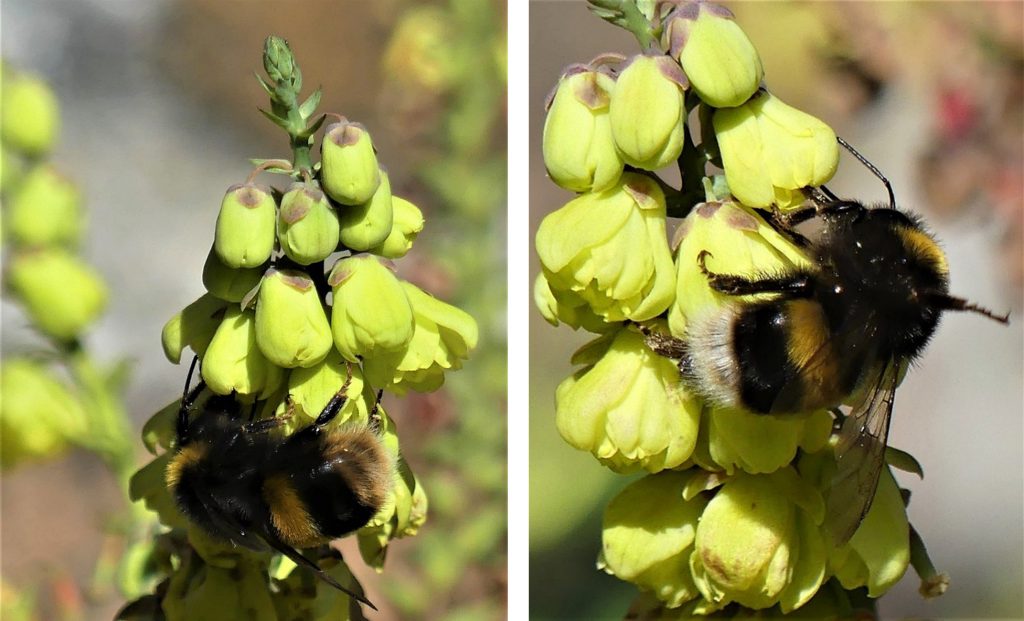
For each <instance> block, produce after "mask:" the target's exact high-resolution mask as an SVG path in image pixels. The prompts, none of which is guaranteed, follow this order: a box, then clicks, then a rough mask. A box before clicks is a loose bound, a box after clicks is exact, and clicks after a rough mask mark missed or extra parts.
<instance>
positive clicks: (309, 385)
mask: <svg viewBox="0 0 1024 621" xmlns="http://www.w3.org/2000/svg"><path fill="white" fill-rule="evenodd" d="M346 381H347V382H348V388H347V389H346V390H345V395H346V396H347V397H348V399H347V400H346V401H345V403H344V405H342V407H341V409H340V410H339V411H338V415H337V416H336V417H335V419H334V423H333V424H336V425H343V424H345V423H346V422H348V421H349V420H352V419H357V420H368V418H369V409H368V408H367V404H366V400H365V399H363V398H362V395H363V390H364V387H365V385H366V384H365V382H364V381H363V373H362V371H360V368H359V365H355V364H351V363H349V362H347V361H346V360H345V359H344V358H342V357H341V354H339V353H338V351H337V350H336V349H334V348H332V349H331V351H330V352H329V353H328V354H327V357H326V358H324V359H323V360H321V361H320V362H318V363H316V364H314V365H312V366H309V367H305V368H303V367H299V368H297V369H294V370H293V371H292V372H291V373H289V374H288V397H289V399H288V401H285V402H282V403H281V405H280V406H278V411H277V415H281V414H283V413H284V412H285V411H287V410H288V408H289V405H290V407H293V408H294V413H295V415H296V416H297V417H298V419H299V420H298V421H297V422H296V424H295V426H303V425H308V424H310V423H312V422H313V420H315V419H316V417H317V416H318V415H319V414H320V412H321V411H323V409H324V406H326V405H327V402H328V401H330V400H331V398H332V397H334V395H335V394H337V392H338V388H339V387H340V386H344V385H345V382H346ZM289 402H290V404H289Z"/></svg>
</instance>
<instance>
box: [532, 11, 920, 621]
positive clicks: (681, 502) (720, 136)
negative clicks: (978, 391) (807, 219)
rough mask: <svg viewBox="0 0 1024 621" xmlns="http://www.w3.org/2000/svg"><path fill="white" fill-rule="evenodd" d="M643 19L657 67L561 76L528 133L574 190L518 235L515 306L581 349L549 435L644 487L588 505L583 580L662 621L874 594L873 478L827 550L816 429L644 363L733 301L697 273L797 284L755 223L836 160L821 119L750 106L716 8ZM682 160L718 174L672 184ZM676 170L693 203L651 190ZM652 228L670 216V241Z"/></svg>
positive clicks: (825, 173) (765, 104)
mask: <svg viewBox="0 0 1024 621" xmlns="http://www.w3.org/2000/svg"><path fill="white" fill-rule="evenodd" d="M660 24H661V26H662V28H661V34H662V39H661V44H662V50H661V51H659V50H654V51H647V52H645V53H644V54H642V55H638V56H635V57H633V58H631V59H628V60H625V61H623V62H621V63H620V64H619V65H618V66H617V67H613V66H612V65H614V64H615V61H614V57H612V55H610V54H606V55H604V56H601V57H599V58H598V59H597V60H595V61H594V62H593V63H591V64H590V65H576V66H573V67H570V68H569V69H568V70H567V71H566V72H565V74H564V75H563V76H562V78H561V79H560V81H559V83H558V86H557V88H556V90H555V92H554V95H553V97H552V100H551V104H550V108H549V110H548V116H547V120H546V123H545V126H544V140H543V154H544V161H545V164H546V167H547V170H548V173H549V176H550V177H551V179H552V181H554V182H555V183H557V184H558V185H560V186H561V187H563V188H565V189H567V190H570V191H573V192H577V193H579V194H578V195H577V196H576V197H575V198H573V199H572V200H570V201H569V202H568V203H567V204H565V205H564V206H563V207H561V208H560V209H558V210H556V211H554V212H552V213H550V214H549V215H547V216H546V217H545V218H544V219H543V221H542V222H541V224H540V227H539V229H538V231H537V236H536V249H537V254H538V256H539V258H540V263H541V267H542V273H541V274H540V275H539V276H538V278H537V280H536V282H535V285H534V300H535V303H536V305H537V307H538V308H539V310H540V312H541V314H542V315H543V316H544V318H545V319H547V320H548V322H549V323H551V324H552V325H555V326H557V325H559V324H560V323H565V324H568V325H569V326H571V327H572V328H574V329H578V328H583V329H585V330H587V331H590V332H594V333H596V334H598V335H599V336H598V337H597V338H595V339H594V340H593V341H591V342H590V343H588V344H587V345H585V346H584V347H583V348H581V349H580V350H579V351H578V352H577V353H576V354H575V355H574V357H573V360H572V361H573V363H574V364H576V365H578V366H579V369H578V370H577V371H576V372H575V373H574V374H573V375H572V376H571V377H569V378H567V379H565V380H564V381H563V382H562V384H561V385H560V386H559V387H558V389H557V392H556V424H557V428H558V430H559V433H560V434H561V435H562V437H563V438H564V439H565V441H566V442H567V443H569V444H570V445H572V446H573V447H575V448H577V449H580V450H583V451H588V452H590V453H591V454H593V455H594V457H596V458H597V459H598V460H599V461H600V462H601V463H602V464H604V465H605V466H607V467H609V468H611V469H613V470H615V471H617V472H635V471H638V470H640V471H646V472H647V473H648V476H646V477H645V478H642V479H640V480H638V481H636V482H635V483H633V484H632V485H630V486H629V487H627V488H626V489H625V490H623V491H622V493H620V494H619V496H617V497H616V498H615V499H614V500H612V502H611V504H610V505H609V506H608V507H607V509H606V511H605V518H604V533H603V551H602V554H601V558H600V561H599V566H600V568H602V569H603V570H604V571H606V572H608V573H610V574H613V575H615V576H617V577H619V578H621V579H623V580H627V581H629V582H632V583H634V584H636V585H637V586H638V587H639V588H640V589H642V590H643V591H645V592H647V593H648V594H649V596H650V597H652V598H654V600H656V601H657V602H658V606H659V607H660V608H661V610H662V612H663V613H664V614H666V615H667V618H675V616H679V618H688V617H689V616H691V615H706V614H711V613H714V612H716V611H724V610H726V608H727V607H729V606H743V607H746V608H748V609H768V608H774V609H777V610H781V611H782V612H783V613H788V612H790V611H793V610H795V609H798V608H800V607H802V606H804V605H805V604H808V603H809V602H810V601H811V600H812V598H814V596H815V595H816V593H818V591H819V587H821V586H822V585H823V584H824V583H825V582H826V581H828V580H830V579H835V580H837V581H838V583H839V584H840V585H841V586H842V588H844V589H855V588H858V587H867V590H868V593H869V595H870V596H871V597H877V596H879V595H880V594H882V593H884V592H885V591H886V590H887V589H889V588H890V587H891V586H892V585H893V584H894V583H895V582H896V581H897V580H899V578H900V577H901V576H902V575H903V573H904V572H905V571H906V569H907V567H908V563H909V560H910V538H909V526H908V522H907V517H906V510H905V506H904V502H903V500H902V498H901V495H900V491H899V488H898V487H897V485H896V483H895V480H894V479H893V478H892V476H891V474H889V472H888V470H886V471H885V473H884V474H883V477H882V482H881V483H880V485H879V489H878V493H877V495H876V499H875V502H874V503H873V504H872V506H871V509H870V511H869V513H868V514H867V517H866V518H865V519H864V520H863V522H862V523H861V527H860V529H859V530H858V531H857V533H856V534H855V535H854V536H853V538H852V539H851V540H850V541H849V542H845V543H844V544H842V545H836V544H835V543H833V539H832V538H831V537H830V536H829V531H828V528H827V526H826V524H825V504H826V501H827V499H828V495H829V490H830V486H831V481H832V474H833V473H834V471H835V459H834V457H833V442H834V438H833V437H832V427H833V416H832V414H831V413H829V412H826V411H814V412H804V413H800V414H792V415H786V416H775V415H763V414H755V413H753V412H749V411H746V410H742V409H739V408H727V407H720V406H716V405H712V404H710V403H709V402H707V401H705V399H704V398H702V397H701V396H700V395H698V394H695V393H694V392H693V391H691V390H689V389H688V387H687V385H686V383H685V382H683V381H682V380H681V374H680V370H679V368H678V367H677V366H676V363H675V362H674V361H673V360H670V359H668V358H665V357H662V356H660V355H658V354H656V353H655V352H654V351H653V350H652V349H651V348H649V347H648V335H649V334H650V333H652V332H669V333H671V334H672V335H674V336H676V337H678V338H685V335H686V333H687V325H688V324H690V323H692V322H696V321H700V320H701V319H702V318H704V317H708V316H711V315H714V314H715V313H722V312H723V309H726V308H727V307H729V306H730V305H734V304H735V298H732V299H730V298H729V297H728V296H726V295H724V294H722V293H720V292H719V291H716V290H715V289H713V288H712V287H711V286H710V285H709V283H708V277H707V275H706V274H705V273H704V272H703V270H702V268H701V267H700V265H702V264H703V265H706V268H707V270H709V271H711V272H714V273H720V274H730V275H736V276H754V275H757V274H766V273H769V274H770V273H777V272H778V273H784V272H791V271H792V270H794V269H796V268H800V267H807V266H808V264H809V258H808V257H807V256H805V254H804V252H803V251H802V250H801V248H799V247H798V246H796V245H794V244H793V243H792V242H791V241H790V239H789V238H787V237H785V236H784V235H782V234H780V233H779V232H778V231H777V230H776V229H774V228H773V227H772V226H770V225H769V224H768V223H767V222H766V221H765V220H764V219H763V217H762V215H761V214H759V213H758V212H756V211H755V210H754V209H753V208H757V207H760V208H764V207H773V208H776V209H781V210H785V209H788V208H792V207H795V206H798V205H799V204H801V203H802V202H803V201H804V195H803V193H802V190H803V189H804V188H807V187H816V186H820V185H822V184H823V183H825V182H826V181H828V180H829V179H830V178H831V177H832V175H833V174H834V173H835V170H836V167H837V164H838V156H839V152H838V144H837V142H836V136H835V134H834V133H833V131H832V130H831V129H830V128H829V127H828V126H827V125H826V124H824V123H823V122H821V121H820V120H818V119H815V118H814V117H812V116H810V115H808V114H806V113H804V112H801V111H799V110H796V109H794V108H792V107H790V106H788V105H786V104H785V103H783V102H782V101H780V100H779V99H778V98H776V97H774V96H773V95H771V94H770V93H769V92H767V91H766V90H764V88H763V87H762V86H761V81H762V79H763V77H764V69H763V67H762V64H761V60H760V58H759V57H758V54H757V51H756V50H755V49H754V47H753V45H752V44H751V42H750V40H749V39H748V38H747V36H746V35H745V34H744V33H743V31H742V29H741V28H740V27H739V25H737V24H736V23H735V21H734V20H733V18H732V15H731V13H729V11H728V10H726V9H724V8H723V7H720V6H717V5H714V4H712V3H709V2H682V3H677V4H676V7H675V8H674V9H673V11H672V12H671V13H669V14H668V16H666V17H665V18H664V19H663V20H661V22H660ZM698 107H700V108H701V114H700V118H701V119H702V120H705V119H706V124H710V127H707V126H706V127H703V128H702V132H701V133H702V135H703V136H704V137H705V143H704V144H702V145H700V147H699V148H698V147H697V146H695V145H694V144H693V140H692V138H691V137H690V136H689V135H688V132H690V131H691V128H690V127H688V122H689V121H688V117H689V116H690V112H691V111H693V110H695V109H696V108H698ZM694 116H696V114H695V115H694ZM719 157H720V160H719V159H718V158H719ZM694 162H696V163H697V168H698V169H699V170H703V168H704V164H705V163H707V162H711V163H718V164H720V165H721V166H722V168H723V169H724V175H722V176H719V177H717V178H714V179H713V178H711V177H705V178H700V179H687V178H685V175H687V174H688V173H687V171H692V170H694V169H695V167H694V166H693V163H694ZM676 163H678V164H679V169H680V170H681V171H683V174H684V179H683V187H684V188H686V187H690V188H693V187H694V186H696V187H697V188H700V187H701V186H702V185H703V187H704V190H705V197H704V198H705V200H704V201H703V202H701V201H700V199H699V198H693V197H687V196H685V195H684V194H683V192H682V191H677V190H674V189H673V188H671V187H669V186H668V184H667V183H665V182H664V181H663V180H661V179H660V178H659V177H658V176H656V172H657V171H659V170H660V169H662V168H664V167H666V166H669V165H672V164H676ZM687 200H688V201H689V202H684V201H687ZM681 203H682V204H681ZM670 214H678V215H685V218H683V219H682V221H681V222H679V223H678V226H677V227H676V230H675V233H674V236H673V240H672V242H671V244H670V243H669V236H668V232H667V230H668V228H669V222H668V219H667V218H668V216H669V215H670ZM762 295H764V294H762ZM769 295H770V294H769ZM752 299H756V298H752ZM819 603H820V602H819Z"/></svg>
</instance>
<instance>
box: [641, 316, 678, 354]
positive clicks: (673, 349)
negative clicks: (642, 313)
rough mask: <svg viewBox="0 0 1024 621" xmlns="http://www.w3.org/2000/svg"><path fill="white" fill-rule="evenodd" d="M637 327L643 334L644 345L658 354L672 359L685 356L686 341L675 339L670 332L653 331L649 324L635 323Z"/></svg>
mask: <svg viewBox="0 0 1024 621" xmlns="http://www.w3.org/2000/svg"><path fill="white" fill-rule="evenodd" d="M637 327H638V328H640V333H641V334H643V335H644V345H646V346H647V348H648V349H650V350H651V351H653V352H654V353H656V354H658V355H659V356H662V357H664V358H671V359H673V360H681V359H682V358H684V357H685V356H686V342H685V341H683V340H682V339H677V338H676V337H674V336H672V335H670V334H664V333H662V332H655V331H654V330H652V329H651V328H650V327H649V326H643V325H640V324H637Z"/></svg>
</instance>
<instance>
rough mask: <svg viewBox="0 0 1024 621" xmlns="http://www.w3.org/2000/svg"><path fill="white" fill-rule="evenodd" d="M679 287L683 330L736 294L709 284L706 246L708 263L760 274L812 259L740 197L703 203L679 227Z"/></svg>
mask: <svg viewBox="0 0 1024 621" xmlns="http://www.w3.org/2000/svg"><path fill="white" fill-rule="evenodd" d="M675 239H676V241H677V242H678V244H679V247H678V249H677V250H676V269H677V274H676V291H675V301H674V303H673V304H672V307H671V308H670V309H669V314H668V324H669V328H670V329H671V332H672V334H674V335H676V336H682V335H683V334H685V332H686V325H687V323H689V322H692V321H695V320H699V319H701V318H703V317H706V316H708V315H711V314H714V313H717V312H721V309H722V308H723V307H725V306H727V305H731V304H735V302H736V300H735V296H729V295H726V294H723V293H719V292H718V291H715V290H714V289H712V288H711V285H709V284H708V278H707V276H705V275H704V274H703V273H702V272H701V270H700V269H699V265H698V257H699V256H700V254H701V253H702V252H706V253H709V254H707V255H705V257H704V264H705V265H706V266H707V269H708V270H710V271H711V272H714V273H719V274H735V275H737V276H754V275H756V274H764V273H772V272H789V271H792V270H793V269H795V268H797V267H807V266H809V265H810V263H809V261H808V259H807V257H806V256H805V255H804V253H803V251H802V250H800V248H798V247H797V246H796V245H794V244H793V243H792V242H791V241H789V240H788V239H786V238H785V237H783V236H782V235H781V234H780V233H779V232H778V231H776V230H775V229H773V228H772V227H771V226H770V225H769V224H768V223H767V222H765V221H764V219H763V218H761V217H760V216H759V215H757V214H756V213H755V212H754V211H753V210H752V209H751V208H749V207H747V206H745V205H741V204H739V203H734V202H724V203H718V202H712V203H701V204H700V205H697V206H696V207H695V208H694V209H693V210H692V211H691V212H690V213H689V214H688V215H687V216H686V218H685V219H684V220H683V222H682V223H681V224H680V225H679V228H678V229H676V236H675Z"/></svg>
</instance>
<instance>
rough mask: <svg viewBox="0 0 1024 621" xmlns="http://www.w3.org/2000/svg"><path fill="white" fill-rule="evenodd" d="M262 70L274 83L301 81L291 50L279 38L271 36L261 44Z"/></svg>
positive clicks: (286, 43) (284, 41)
mask: <svg viewBox="0 0 1024 621" xmlns="http://www.w3.org/2000/svg"><path fill="white" fill-rule="evenodd" d="M263 69H264V70H265V71H266V72H267V75H268V76H270V79H271V80H273V81H274V82H292V83H294V82H295V81H296V80H299V81H301V80H302V77H301V76H302V74H301V73H300V72H299V68H298V67H297V66H296V65H295V56H294V55H293V54H292V48H291V47H290V46H289V45H288V41H286V40H284V39H282V38H281V37H276V36H273V35H271V36H269V37H267V39H266V41H264V42H263ZM296 90H297V89H296Z"/></svg>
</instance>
